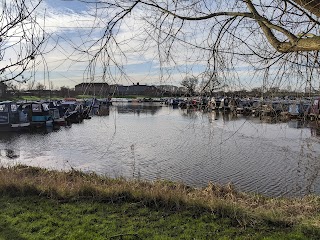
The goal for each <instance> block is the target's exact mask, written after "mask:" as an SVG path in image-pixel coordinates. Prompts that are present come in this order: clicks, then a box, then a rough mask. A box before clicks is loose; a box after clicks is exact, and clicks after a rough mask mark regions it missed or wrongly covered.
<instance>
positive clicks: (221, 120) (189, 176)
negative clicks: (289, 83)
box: [0, 103, 320, 196]
mask: <svg viewBox="0 0 320 240" xmlns="http://www.w3.org/2000/svg"><path fill="white" fill-rule="evenodd" d="M318 134H319V132H317V131H316V128H314V127H312V126H309V125H304V124H302V123H300V122H297V121H291V122H286V123H271V122H262V121H260V120H259V119H257V118H244V117H238V118H235V117H231V116H229V115H223V114H221V113H220V114H217V113H214V112H210V113H203V112H199V111H187V110H180V109H173V108H171V107H167V106H161V105H152V104H125V103H117V104H116V105H114V106H112V107H111V108H110V111H109V115H106V116H94V117H92V119H90V120H85V121H84V122H83V123H82V124H73V125H72V126H71V127H68V128H64V127H63V128H61V129H60V130H58V131H53V132H50V131H49V132H39V133H32V134H30V133H15V134H8V133H3V132H0V150H1V151H0V164H2V165H12V164H17V163H21V164H27V165H32V166H40V167H46V168H50V169H70V168H75V169H79V170H83V171H88V172H91V171H93V172H97V173H99V174H104V175H107V176H111V177H119V176H123V177H127V178H132V177H134V178H141V179H148V180H153V179H168V180H174V181H182V182H184V183H186V184H189V185H192V186H205V185H207V184H208V182H209V181H213V182H218V183H221V184H225V183H228V182H232V183H233V184H234V185H235V186H236V188H237V189H239V190H243V191H249V192H256V193H262V194H265V195H270V196H283V195H287V196H288V195H290V196H292V195H304V194H307V193H316V194H319V193H320V176H319V171H320V158H319V154H320V147H319V146H320V141H319V140H320V136H318Z"/></svg>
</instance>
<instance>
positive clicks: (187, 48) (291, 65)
mask: <svg viewBox="0 0 320 240" xmlns="http://www.w3.org/2000/svg"><path fill="white" fill-rule="evenodd" d="M82 2H87V3H88V4H94V6H95V7H96V12H95V14H96V15H95V16H96V18H97V19H99V17H100V16H103V23H104V28H103V31H101V32H100V33H101V35H100V38H98V39H97V40H96V41H94V42H91V44H90V45H88V44H86V45H85V46H86V49H81V50H82V51H83V52H85V53H86V54H88V55H89V56H91V63H90V66H89V68H88V69H89V71H88V72H89V73H90V74H95V73H96V70H97V68H96V66H97V65H98V63H101V64H102V65H103V69H104V70H103V74H104V75H105V74H109V75H110V76H114V72H115V69H117V71H118V73H119V74H123V75H125V69H124V68H123V63H125V62H126V61H127V60H128V53H129V52H130V53H132V52H140V53H144V52H146V51H147V50H148V49H151V48H154V47H155V48H156V49H157V51H158V52H157V55H156V54H154V56H157V57H158V61H159V63H160V67H161V69H162V71H167V73H169V74H170V70H168V69H172V68H175V69H179V70H180V68H179V66H181V65H183V64H184V65H188V66H190V69H188V70H187V71H192V67H191V65H192V66H195V65H197V64H198V65H199V64H201V65H205V66H206V69H205V71H207V72H215V73H216V74H217V75H219V78H220V79H231V78H232V79H239V76H238V72H239V69H237V67H236V66H238V65H239V64H242V65H243V64H247V66H250V67H251V68H253V69H254V70H256V71H257V72H259V71H263V76H264V77H265V78H266V79H270V78H271V76H272V79H273V80H272V81H278V83H277V84H278V85H281V81H284V80H288V81H292V79H293V78H294V79H296V80H297V81H299V79H301V78H302V77H304V78H306V76H312V77H313V78H316V77H318V76H319V54H318V52H319V50H320V34H319V30H320V21H319V18H320V10H319V9H320V0H282V1H281V0H237V1H236V0H231V1H226V0H216V1H212V0H185V1H178V0H173V1H156V0H135V1H132V0H102V1H99V2H97V1H93V2H94V3H93V2H91V1H86V0H82ZM103 11H105V12H106V13H107V17H106V16H105V14H102V12H103ZM98 22H99V21H97V25H96V26H94V27H97V28H98V27H101V21H100V22H99V23H98ZM130 22H134V23H135V24H136V27H135V28H134V27H132V29H133V31H132V34H131V35H130V37H127V38H125V39H124V38H123V36H121V33H122V31H121V30H122V29H123V28H124V27H128V25H130ZM132 26H134V25H132ZM119 36H120V37H119ZM128 45H130V48H128ZM97 46H99V47H98V49H97ZM255 77H257V76H252V79H254V78H255ZM268 84H269V85H271V86H272V85H273V83H272V82H271V83H268Z"/></svg>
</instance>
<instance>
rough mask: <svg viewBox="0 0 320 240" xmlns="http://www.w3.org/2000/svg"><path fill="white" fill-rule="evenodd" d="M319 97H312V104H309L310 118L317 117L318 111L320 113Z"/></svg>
mask: <svg viewBox="0 0 320 240" xmlns="http://www.w3.org/2000/svg"><path fill="white" fill-rule="evenodd" d="M319 110H320V97H316V98H314V99H313V101H312V104H311V106H310V110H309V117H310V119H311V120H313V119H319V113H320V111H319Z"/></svg>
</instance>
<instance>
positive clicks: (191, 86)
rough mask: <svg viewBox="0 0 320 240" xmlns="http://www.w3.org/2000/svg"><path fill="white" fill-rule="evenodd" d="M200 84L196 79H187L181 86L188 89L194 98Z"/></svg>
mask: <svg viewBox="0 0 320 240" xmlns="http://www.w3.org/2000/svg"><path fill="white" fill-rule="evenodd" d="M198 83H199V80H198V79H197V78H195V77H185V78H184V79H183V80H182V81H181V85H182V86H184V87H186V88H187V90H188V93H189V94H190V96H193V95H194V94H195V91H196V87H197V85H198Z"/></svg>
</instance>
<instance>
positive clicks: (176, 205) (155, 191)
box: [0, 165, 320, 234]
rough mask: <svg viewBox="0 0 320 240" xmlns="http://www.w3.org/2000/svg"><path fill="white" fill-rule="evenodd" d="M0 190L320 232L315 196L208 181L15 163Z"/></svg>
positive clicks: (5, 171) (1, 176) (0, 174)
mask: <svg viewBox="0 0 320 240" xmlns="http://www.w3.org/2000/svg"><path fill="white" fill-rule="evenodd" d="M0 194H1V195H3V196H9V197H15V196H24V197H25V196H42V197H45V198H50V199H56V200H58V201H61V202H72V201H79V200H87V199H90V200H94V201H97V202H108V203H122V202H126V203H127V202H134V203H139V204H142V205H143V206H147V207H152V208H155V209H163V208H165V209H166V210H169V211H184V210H191V211H192V212H193V214H195V215H197V214H198V215H199V216H200V215H201V213H203V212H207V213H208V212H211V213H213V214H215V215H216V216H219V217H221V218H228V219H230V220H231V221H232V222H233V223H234V224H236V225H237V226H241V227H247V226H257V225H261V224H267V225H268V226H277V227H279V226H280V227H283V228H291V227H299V228H301V229H302V230H303V231H306V232H309V233H312V234H318V233H319V232H320V230H319V229H320V220H319V219H320V214H319V210H320V198H319V197H318V196H306V197H301V198H269V197H265V196H261V195H256V194H248V193H243V192H238V191H237V190H236V189H235V188H234V186H233V185H232V184H227V185H226V186H221V185H218V184H214V183H211V182H210V183H209V184H208V186H207V187H206V188H192V187H189V186H186V185H184V184H182V183H173V182H168V181H153V182H147V181H142V180H127V179H124V178H118V179H111V178H107V177H102V176H98V175H96V174H93V173H90V174H85V173H83V172H80V171H76V170H72V171H69V172H60V171H51V170H47V169H41V168H36V167H28V166H21V165H18V166H14V167H9V168H4V167H1V168H0Z"/></svg>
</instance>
